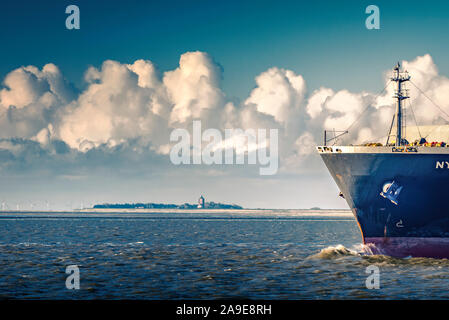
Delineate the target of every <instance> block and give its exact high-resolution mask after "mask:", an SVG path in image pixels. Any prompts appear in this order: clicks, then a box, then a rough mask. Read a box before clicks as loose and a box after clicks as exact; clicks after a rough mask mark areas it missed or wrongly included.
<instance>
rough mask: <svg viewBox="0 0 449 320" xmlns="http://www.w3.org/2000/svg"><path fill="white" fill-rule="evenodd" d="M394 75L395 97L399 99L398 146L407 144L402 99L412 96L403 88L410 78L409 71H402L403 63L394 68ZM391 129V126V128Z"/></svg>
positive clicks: (392, 79)
mask: <svg viewBox="0 0 449 320" xmlns="http://www.w3.org/2000/svg"><path fill="white" fill-rule="evenodd" d="M393 71H394V72H393V76H392V77H391V78H390V80H391V81H394V82H396V85H397V86H396V91H395V92H394V95H393V98H395V99H397V102H396V113H395V116H394V119H396V128H397V129H396V143H395V144H396V146H401V145H404V144H405V139H404V138H403V136H404V137H405V135H403V134H402V133H403V129H404V128H403V127H405V126H404V124H403V117H402V100H405V99H408V98H410V97H409V96H408V94H407V90H406V89H405V88H403V86H402V83H403V82H406V81H409V80H410V75H409V74H408V72H407V71H401V64H400V63H399V62H398V64H397V65H396V66H395V67H394V69H393ZM390 129H391V128H390Z"/></svg>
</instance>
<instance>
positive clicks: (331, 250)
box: [309, 244, 360, 259]
mask: <svg viewBox="0 0 449 320" xmlns="http://www.w3.org/2000/svg"><path fill="white" fill-rule="evenodd" d="M343 256H360V253H359V252H357V251H356V250H352V249H348V248H346V247H345V246H344V245H341V244H339V245H337V246H329V247H327V248H324V249H321V251H320V252H319V253H316V254H314V255H312V256H310V257H309V259H334V258H339V257H343Z"/></svg>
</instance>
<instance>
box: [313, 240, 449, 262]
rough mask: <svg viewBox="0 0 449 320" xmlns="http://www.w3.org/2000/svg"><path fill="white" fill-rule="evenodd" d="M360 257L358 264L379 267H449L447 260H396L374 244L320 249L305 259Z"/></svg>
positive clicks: (407, 258) (420, 258) (417, 258)
mask: <svg viewBox="0 0 449 320" xmlns="http://www.w3.org/2000/svg"><path fill="white" fill-rule="evenodd" d="M351 256H352V257H360V260H359V262H360V263H362V264H363V265H365V264H381V265H416V266H441V267H443V266H444V267H449V260H448V259H436V258H424V257H406V258H396V257H391V256H388V255H386V254H383V251H382V249H381V248H377V247H376V246H375V245H374V244H368V245H365V244H357V245H354V246H353V247H352V248H347V247H345V246H344V245H341V244H338V245H336V246H328V247H326V248H324V249H321V250H320V252H318V253H316V254H313V255H311V256H309V257H308V258H307V259H326V260H332V259H340V258H343V257H351Z"/></svg>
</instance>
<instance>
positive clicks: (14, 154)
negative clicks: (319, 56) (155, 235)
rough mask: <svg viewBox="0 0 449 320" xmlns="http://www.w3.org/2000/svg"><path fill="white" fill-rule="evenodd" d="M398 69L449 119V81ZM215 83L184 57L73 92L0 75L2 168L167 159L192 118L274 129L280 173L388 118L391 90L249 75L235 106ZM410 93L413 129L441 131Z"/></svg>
mask: <svg viewBox="0 0 449 320" xmlns="http://www.w3.org/2000/svg"><path fill="white" fill-rule="evenodd" d="M403 66H404V68H405V69H407V70H408V71H409V72H410V74H411V75H412V80H413V82H414V83H415V84H416V85H417V86H418V87H420V88H421V89H422V90H423V91H424V92H426V95H428V96H429V97H430V98H431V99H432V100H433V101H434V102H435V103H437V104H439V105H440V106H441V107H442V108H444V109H445V110H446V111H448V112H449V99H448V98H449V97H447V95H449V79H448V78H447V77H445V76H442V75H439V73H438V69H437V67H436V65H435V63H434V61H433V60H432V58H431V56H430V55H424V56H421V57H417V58H416V59H414V60H412V61H403ZM390 73H391V72H388V76H386V77H385V83H386V82H387V81H388V78H389V75H390ZM385 74H387V72H385ZM221 78H222V68H221V67H220V66H219V65H218V64H217V63H216V62H214V61H213V59H212V58H211V57H210V56H209V55H208V54H207V53H204V52H187V53H185V54H183V55H182V56H181V57H180V60H179V66H178V67H177V68H176V69H174V70H170V71H166V72H164V73H160V72H159V71H158V70H157V69H156V67H155V65H154V64H153V62H151V61H148V60H137V61H135V62H134V63H132V64H124V63H120V62H118V61H111V60H107V61H105V62H104V63H103V64H102V65H101V66H100V67H99V68H96V67H90V68H88V69H87V71H86V73H85V77H84V79H85V81H86V84H87V86H86V88H85V89H84V90H83V91H82V92H77V91H76V90H75V89H74V88H73V86H72V85H70V84H69V83H68V82H67V81H66V80H65V79H64V76H63V75H62V73H61V71H60V70H59V68H58V67H57V66H55V65H54V64H47V65H45V66H44V67H43V68H42V69H41V70H40V69H38V68H37V67H34V66H27V67H20V68H18V69H16V70H13V71H11V72H10V73H9V74H7V75H6V77H5V78H4V81H3V88H1V89H0V128H1V129H0V139H3V140H2V143H0V151H1V152H2V154H3V156H4V157H5V159H9V160H8V161H9V162H10V161H12V160H11V159H16V160H15V161H18V160H17V159H19V158H20V156H23V157H25V156H26V158H27V159H30V158H32V157H33V156H36V157H38V155H42V154H43V153H44V154H45V155H47V156H48V157H49V158H48V159H50V158H51V157H52V156H54V157H60V156H61V155H64V157H67V156H68V155H70V157H72V158H71V159H72V160H71V161H76V160H80V159H81V160H82V159H84V160H85V159H88V158H86V157H84V156H82V155H85V156H87V155H90V157H91V156H92V154H98V153H105V154H114V152H116V153H117V152H122V151H123V150H126V152H130V153H131V154H133V156H135V157H139V155H142V154H151V153H154V154H155V155H157V157H159V156H162V157H165V158H166V159H168V157H167V155H168V153H169V151H170V147H171V144H170V141H169V137H170V132H171V131H172V130H173V129H175V128H188V129H191V127H192V122H193V120H201V121H202V127H203V129H207V128H217V129H219V130H223V132H224V130H225V129H226V128H242V129H244V130H246V129H258V128H262V129H278V130H279V154H280V165H281V168H282V169H283V170H284V171H285V170H286V171H288V170H296V169H298V167H300V166H301V165H302V163H303V162H304V161H307V159H308V158H310V156H311V155H314V154H315V152H314V146H315V145H316V144H320V143H321V141H322V135H323V130H324V129H327V130H332V129H335V130H345V129H347V128H348V127H350V126H351V125H352V124H353V123H354V121H356V120H357V122H356V124H355V125H353V126H352V127H351V130H350V134H349V135H346V136H345V137H343V138H342V140H341V142H342V143H364V142H368V141H382V142H384V141H385V140H384V139H385V136H386V134H387V132H388V128H389V125H390V123H391V117H392V115H393V113H394V102H393V99H392V95H393V92H394V88H393V87H392V86H390V87H389V88H388V89H387V90H386V91H385V93H383V94H381V95H377V94H376V93H374V92H369V91H363V92H350V91H349V90H339V91H336V90H333V89H332V88H326V87H321V88H318V89H316V90H314V91H312V92H310V93H308V92H307V90H306V81H305V80H304V78H303V77H302V76H301V75H300V74H298V73H297V72H294V71H292V70H287V69H282V68H278V67H272V68H270V69H268V70H266V71H264V72H262V73H261V74H259V75H257V76H256V77H255V84H256V86H255V88H254V89H253V90H252V91H251V92H250V94H249V96H248V97H247V98H246V99H244V100H243V102H242V103H240V104H236V103H235V102H231V101H230V100H229V99H227V97H226V94H225V93H224V92H223V91H222V89H221V85H220V82H221ZM409 88H410V89H412V90H411V99H410V100H411V103H412V105H413V107H414V111H415V115H416V118H417V120H418V122H419V123H420V124H434V123H441V122H442V116H441V112H439V110H437V109H436V108H435V107H434V106H432V103H431V102H429V100H428V99H427V98H426V97H424V95H423V94H422V93H421V92H420V91H419V90H415V89H414V87H410V86H409ZM409 115H410V113H409ZM237 138H238V137H237ZM8 141H9V142H8ZM12 141H14V142H12ZM217 147H218V146H217ZM27 149H30V150H32V152H30V153H26V152H25V150H27ZM120 150H121V151H120ZM100 158H101V157H100ZM100 158H99V159H100ZM150 158H151V157H150ZM101 159H103V160H104V158H101ZM152 159H153V158H152ZM158 159H160V158H158ZM65 160H67V158H65ZM167 161H168V160H167ZM9 162H8V163H9ZM295 168H296V169H295Z"/></svg>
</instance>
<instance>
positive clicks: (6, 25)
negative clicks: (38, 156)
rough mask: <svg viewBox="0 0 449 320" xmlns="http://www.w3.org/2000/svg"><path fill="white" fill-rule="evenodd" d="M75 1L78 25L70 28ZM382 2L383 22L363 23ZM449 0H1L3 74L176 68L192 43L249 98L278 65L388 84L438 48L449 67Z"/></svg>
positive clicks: (313, 77)
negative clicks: (385, 78)
mask: <svg viewBox="0 0 449 320" xmlns="http://www.w3.org/2000/svg"><path fill="white" fill-rule="evenodd" d="M68 4H77V5H78V6H79V7H80V11H81V29H80V30H77V31H73V30H66V29H65V28H64V23H65V18H66V16H67V15H66V14H65V7H66V6H67V5H68ZM369 4H376V5H377V6H379V8H380V12H381V29H380V30H367V29H366V28H365V19H366V17H367V14H365V8H366V7H367V6H368V5H369ZM448 12H449V3H448V2H447V1H426V2H423V1H376V2H372V1H266V0H262V1H170V0H169V1H20V0H19V1H14V2H6V3H4V4H2V10H1V11H0V30H1V31H0V32H1V38H2V43H3V49H2V50H1V51H0V59H1V61H2V63H1V65H0V75H2V76H5V75H6V74H7V73H8V72H9V71H11V70H12V69H14V68H16V67H19V66H21V65H27V64H32V65H36V66H42V65H44V64H46V63H48V62H53V63H55V64H56V65H57V66H59V67H60V68H61V70H62V71H63V72H64V74H65V75H66V77H67V78H68V79H69V80H70V81H72V82H73V83H75V84H76V85H77V86H82V85H83V83H82V75H83V73H84V72H85V70H86V68H87V67H88V66H89V65H94V66H99V65H100V64H101V63H102V62H103V61H104V60H106V59H114V60H118V61H120V62H123V63H130V62H132V61H134V60H136V59H141V58H144V59H149V60H151V61H153V62H154V63H156V65H157V66H158V68H159V70H160V71H165V70H169V69H173V68H174V67H176V65H177V63H178V59H179V56H180V55H181V54H182V53H184V52H187V51H192V50H201V51H205V52H208V53H209V54H210V55H211V56H212V57H213V58H214V59H215V61H216V62H218V63H219V64H220V65H221V66H222V67H223V70H224V73H223V83H222V86H223V89H224V91H225V92H226V93H227V95H229V96H230V97H237V98H240V99H242V98H243V97H245V96H247V95H248V93H249V91H250V90H251V89H252V88H253V87H254V86H255V84H254V77H255V76H256V75H257V74H259V73H261V72H262V71H264V70H266V69H267V68H269V67H272V66H277V67H282V68H287V69H291V70H294V71H296V72H298V73H300V74H302V75H303V76H304V77H305V78H306V79H307V82H308V87H309V88H310V89H315V88H318V87H319V86H328V87H332V88H335V89H341V88H347V89H350V90H353V91H360V90H364V89H367V88H368V89H372V90H376V89H381V87H382V82H381V75H380V73H379V70H385V69H388V68H389V67H390V66H391V64H392V63H393V61H396V60H398V59H406V60H407V59H411V58H413V57H415V56H418V55H423V54H425V53H429V52H431V53H432V57H433V58H434V60H435V61H436V63H437V65H438V67H439V68H440V70H441V72H442V73H443V74H448V73H449V62H448V59H446V53H447V52H449V42H448V41H446V38H447V34H448V32H449V14H448Z"/></svg>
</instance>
